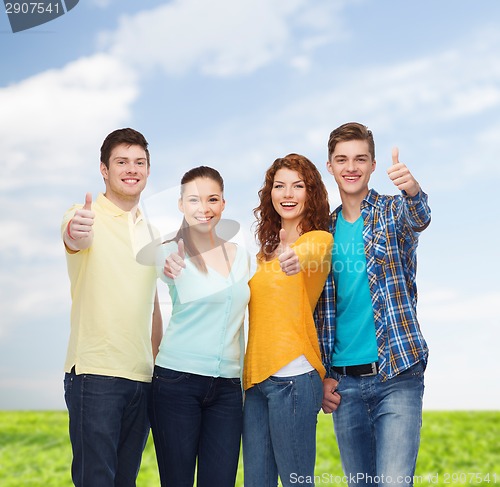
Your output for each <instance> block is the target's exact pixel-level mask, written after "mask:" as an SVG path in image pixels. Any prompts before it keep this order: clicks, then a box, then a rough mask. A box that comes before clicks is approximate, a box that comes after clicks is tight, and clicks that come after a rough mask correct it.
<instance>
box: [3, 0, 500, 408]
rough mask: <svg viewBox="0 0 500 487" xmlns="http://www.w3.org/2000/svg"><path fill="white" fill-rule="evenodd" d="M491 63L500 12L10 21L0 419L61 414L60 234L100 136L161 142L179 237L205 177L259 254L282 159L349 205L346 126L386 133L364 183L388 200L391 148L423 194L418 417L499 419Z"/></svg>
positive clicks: (462, 7) (368, 4)
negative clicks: (124, 134) (192, 191)
mask: <svg viewBox="0 0 500 487" xmlns="http://www.w3.org/2000/svg"><path fill="white" fill-rule="evenodd" d="M499 52H500V2H498V1H496V0H489V1H488V0H485V1H481V2H474V3H473V2H469V1H465V0H454V1H451V0H441V1H440V2H434V1H431V0H422V1H419V2H400V1H397V0H378V1H375V0H350V1H347V0H239V1H237V2H236V1H234V0H211V1H210V2H207V1H206V0H175V1H170V2H165V1H156V0H148V1H147V2H137V1H135V0H86V1H82V2H80V3H79V4H78V5H77V6H76V7H75V8H74V9H73V10H71V11H70V12H68V13H67V14H65V15H63V16H62V17H60V18H58V19H56V20H54V21H53V22H50V23H47V24H44V25H42V26H40V27H36V28H33V29H31V30H28V31H24V32H19V33H16V34H13V33H12V32H11V30H10V26H9V23H8V19H7V15H6V14H5V12H4V11H3V12H0V60H1V61H0V63H1V70H0V134H1V137H0V154H1V157H2V158H3V164H2V169H3V171H2V172H3V174H2V181H1V182H0V204H1V205H2V207H3V208H4V211H3V213H2V215H1V216H0V228H1V235H2V238H1V239H0V285H1V290H2V292H1V293H0V316H1V319H0V409H47V408H50V409H59V408H64V401H63V390H62V379H63V362H64V357H65V353H66V345H67V339H68V335H69V306H70V297H69V282H68V277H67V274H66V267H65V258H64V250H63V246H62V243H61V241H60V236H59V227H60V222H61V219H62V215H63V213H64V211H65V210H66V209H67V208H68V207H69V206H71V205H72V204H73V203H74V202H82V203H83V200H84V196H85V193H86V192H87V191H90V192H92V193H93V195H94V197H95V196H96V195H97V193H98V192H99V191H101V190H102V189H103V184H102V180H101V178H100V175H99V148H100V145H101V143H102V140H103V139H104V137H105V136H106V135H107V134H108V133H109V132H111V131H112V130H114V129H115V128H119V127H125V126H131V127H134V128H136V129H138V130H140V131H141V132H143V133H144V134H145V136H146V138H147V139H148V141H149V142H150V150H151V155H152V167H151V176H150V179H149V183H148V188H147V191H146V192H145V193H144V202H145V206H146V208H149V209H151V213H152V214H153V215H158V218H160V217H161V218H162V219H163V220H164V221H162V222H161V223H159V224H162V225H163V224H165V225H174V227H175V222H176V221H177V219H178V214H177V210H176V207H175V202H174V199H175V198H174V197H173V196H172V195H173V194H174V193H175V189H172V188H175V187H176V185H177V183H178V180H179V179H180V177H181V175H182V174H183V173H184V172H185V171H186V170H188V169H189V168H191V167H193V166H196V165H200V164H205V165H211V166H213V167H216V168H217V169H219V170H220V172H221V173H222V175H223V176H224V178H225V183H226V202H227V205H226V212H225V216H226V217H228V218H233V219H235V220H237V221H239V222H240V223H241V227H242V240H243V241H245V242H247V243H248V242H251V233H250V232H251V224H252V222H253V218H252V208H253V207H254V206H256V203H257V191H258V189H259V188H260V185H261V182H262V179H263V174H264V171H265V169H266V168H267V167H268V166H269V165H270V164H271V163H272V161H273V160H274V159H275V158H276V157H280V156H283V155H285V154H287V153H289V152H299V153H302V154H304V155H306V156H307V157H309V158H310V159H311V160H312V161H313V162H315V163H316V164H317V165H318V167H319V168H320V171H321V173H322V174H323V176H324V179H325V182H326V184H327V187H328V189H329V192H330V197H331V205H332V209H333V208H334V207H335V206H336V205H337V204H338V203H339V197H338V193H337V190H336V186H335V184H334V182H333V180H332V177H331V176H330V175H329V174H328V173H327V171H326V168H325V162H326V158H327V150H326V142H327V139H328V135H329V133H330V131H331V130H332V129H333V128H335V127H337V126H338V125H340V124H341V123H344V122H347V121H354V120H355V121H359V122H362V123H365V124H366V125H368V126H369V127H370V128H371V129H372V131H373V133H374V135H375V142H376V156H377V157H376V159H377V163H378V165H377V170H376V172H375V174H374V175H373V177H372V186H373V187H375V188H376V189H377V190H378V191H379V192H385V193H391V194H394V193H396V189H395V188H394V187H393V186H392V184H391V182H390V181H389V179H388V177H387V175H386V172H385V170H386V167H388V166H389V165H390V164H391V148H392V146H394V145H397V146H398V147H399V149H400V160H401V161H402V162H405V163H406V164H407V165H408V166H409V167H410V169H411V170H412V172H413V173H414V175H415V177H416V178H417V179H418V180H419V182H420V184H421V186H422V187H423V189H424V190H425V191H426V192H427V193H428V194H429V202H430V205H431V208H432V212H433V221H432V224H431V226H430V227H429V228H428V229H427V230H426V231H425V232H424V234H423V235H422V237H421V241H420V247H419V262H418V276H417V281H418V288H419V318H420V321H421V326H422V328H423V331H424V335H425V336H426V339H427V341H428V343H429V346H430V350H431V353H430V362H429V368H428V372H427V377H426V380H427V382H426V396H425V400H424V406H425V408H427V409H498V408H500V390H499V387H498V372H500V366H499V363H498V359H497V357H498V343H500V331H499V329H500V312H499V310H498V309H499V308H498V303H499V302H500V285H499V284H498V273H499V270H500V269H499V266H498V257H497V255H496V252H495V248H496V244H495V242H496V238H498V230H495V225H496V224H498V215H497V214H496V211H495V209H494V208H495V206H494V194H495V193H494V191H496V189H497V186H498V182H497V181H498V179H499V176H500V164H499V162H498V160H497V159H498V155H499V154H500V115H499V114H500V59H499V54H498V53H499ZM164 196H165V198H164V200H163V203H162V204H161V206H159V205H158V201H161V200H162V198H163V197H164ZM167 196H168V197H167ZM170 200H171V202H170ZM167 201H169V202H168V203H167ZM158 210H161V211H158ZM155 217H156V216H155ZM495 222H496V223H495ZM249 246H250V247H251V245H250V244H249ZM160 286H162V284H161V283H160ZM163 291H164V290H162V296H164V293H163ZM163 299H166V298H164V297H162V300H163ZM166 306H167V305H166V303H165V302H164V307H166ZM165 318H167V317H165ZM165 321H166V319H165Z"/></svg>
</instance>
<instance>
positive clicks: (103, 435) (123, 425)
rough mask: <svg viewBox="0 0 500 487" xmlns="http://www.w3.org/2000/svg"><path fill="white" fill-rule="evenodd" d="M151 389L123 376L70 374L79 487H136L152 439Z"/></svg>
mask: <svg viewBox="0 0 500 487" xmlns="http://www.w3.org/2000/svg"><path fill="white" fill-rule="evenodd" d="M150 387H151V384H148V383H145V382H136V381H132V380H127V379H122V378H118V377H106V376H102V375H92V374H81V375H76V374H74V373H73V372H72V373H69V374H68V373H67V374H66V375H65V377H64V399H65V401H66V406H67V408H68V413H69V435H70V439H71V446H72V448H73V462H72V466H71V475H72V478H73V483H74V484H75V486H77V487H96V486H99V487H134V486H135V484H136V479H137V474H138V473H139V467H140V465H141V458H142V452H143V450H144V447H145V446H146V441H147V438H148V435H149V420H148V412H147V411H148V409H147V402H148V397H149V391H150Z"/></svg>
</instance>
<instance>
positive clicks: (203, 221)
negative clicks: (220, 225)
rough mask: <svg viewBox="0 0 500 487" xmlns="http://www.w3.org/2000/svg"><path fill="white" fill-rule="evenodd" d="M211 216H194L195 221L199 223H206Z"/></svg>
mask: <svg viewBox="0 0 500 487" xmlns="http://www.w3.org/2000/svg"><path fill="white" fill-rule="evenodd" d="M212 218H213V217H212V216H197V217H195V219H196V221H198V222H200V223H208V222H209V221H210V220H212Z"/></svg>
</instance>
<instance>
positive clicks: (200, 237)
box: [189, 230, 221, 253]
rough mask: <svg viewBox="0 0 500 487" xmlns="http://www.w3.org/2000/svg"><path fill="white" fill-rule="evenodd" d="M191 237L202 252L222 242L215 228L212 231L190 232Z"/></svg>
mask: <svg viewBox="0 0 500 487" xmlns="http://www.w3.org/2000/svg"><path fill="white" fill-rule="evenodd" d="M189 238H190V239H191V241H192V242H193V244H194V246H195V247H196V248H197V249H198V251H199V252H200V253H203V252H208V251H209V250H212V249H214V248H215V247H218V246H219V245H220V244H221V239H220V238H219V237H218V236H217V234H216V233H215V230H214V231H212V232H210V233H199V232H189Z"/></svg>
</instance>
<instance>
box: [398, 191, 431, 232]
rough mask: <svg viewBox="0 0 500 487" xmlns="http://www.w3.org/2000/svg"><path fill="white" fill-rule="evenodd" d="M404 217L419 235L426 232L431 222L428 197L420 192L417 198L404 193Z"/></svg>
mask: <svg viewBox="0 0 500 487" xmlns="http://www.w3.org/2000/svg"><path fill="white" fill-rule="evenodd" d="M402 201H403V215H404V220H405V222H406V223H407V224H408V225H409V226H410V228H411V229H412V230H413V231H414V232H417V233H420V232H422V231H423V230H425V229H426V228H427V227H428V226H429V223H430V222H431V209H430V207H429V204H428V196H427V195H426V194H425V193H424V192H423V191H422V190H420V191H419V192H418V193H417V194H416V195H415V196H413V197H412V196H409V195H407V194H406V193H403V199H402Z"/></svg>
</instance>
